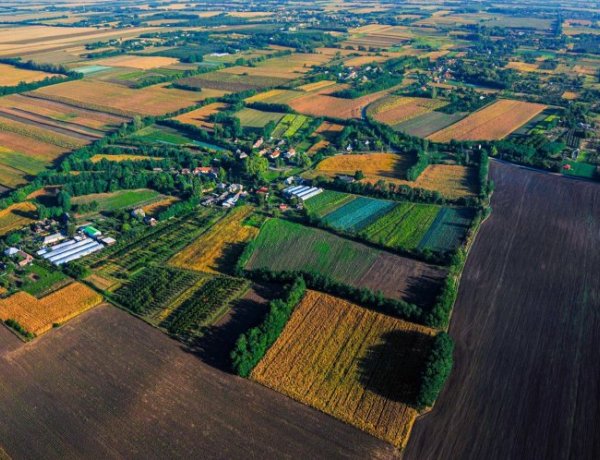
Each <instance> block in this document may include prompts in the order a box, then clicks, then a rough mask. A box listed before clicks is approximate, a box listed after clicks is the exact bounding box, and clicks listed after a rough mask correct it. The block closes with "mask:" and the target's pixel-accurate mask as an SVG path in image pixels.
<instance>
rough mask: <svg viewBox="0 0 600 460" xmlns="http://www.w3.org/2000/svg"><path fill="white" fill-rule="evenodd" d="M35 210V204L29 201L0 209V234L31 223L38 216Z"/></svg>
mask: <svg viewBox="0 0 600 460" xmlns="http://www.w3.org/2000/svg"><path fill="white" fill-rule="evenodd" d="M35 210H36V207H35V205H34V204H33V203H30V202H28V201H25V202H23V203H16V204H13V205H11V206H9V207H8V208H6V209H2V210H1V211H0V236H3V235H6V234H7V233H10V232H12V231H13V230H18V229H20V228H22V227H24V226H26V225H29V224H30V223H31V222H33V221H34V220H35V218H36V215H35Z"/></svg>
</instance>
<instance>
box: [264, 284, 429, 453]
mask: <svg viewBox="0 0 600 460" xmlns="http://www.w3.org/2000/svg"><path fill="white" fill-rule="evenodd" d="M432 335H433V330H431V329H428V328H426V327H423V326H417V325H416V324H412V323H407V322H406V321H402V320H399V319H395V318H392V317H389V316H386V315H382V314H380V313H375V312H373V311H370V310H366V309H364V308H361V307H359V306H358V305H354V304H352V303H350V302H347V301H345V300H342V299H338V298H336V297H333V296H330V295H327V294H322V293H319V292H315V291H307V293H306V295H305V296H304V298H303V299H302V301H301V302H300V304H299V305H298V306H297V307H296V309H295V310H294V313H293V314H292V316H291V318H290V320H289V321H288V323H287V325H286V326H285V329H284V330H283V332H282V334H281V335H280V336H279V338H278V339H277V341H276V342H275V344H274V345H273V346H272V347H271V348H270V349H269V351H268V352H267V354H266V355H265V357H264V358H263V359H262V360H261V362H260V363H259V364H258V365H257V366H256V368H255V369H254V370H253V371H252V379H254V380H256V381H258V382H260V383H262V384H263V385H265V386H268V387H270V388H273V389H275V390H277V391H280V392H282V393H284V394H286V395H288V396H290V397H292V398H294V399H297V400H298V401H301V402H303V403H306V404H309V405H311V406H313V407H316V408H317V409H319V410H322V411H323V412H325V413H327V414H330V415H332V416H334V417H337V418H339V419H341V420H343V421H345V422H348V423H350V424H352V425H355V426H356V427H358V428H360V429H362V430H365V431H367V432H368V433H371V434H373V435H374V436H377V437H379V438H381V439H384V440H386V441H388V442H390V443H392V444H394V445H395V446H396V447H404V446H405V445H406V442H407V441H408V436H409V435H410V431H411V428H412V426H413V423H414V421H415V418H416V417H417V415H418V411H417V410H416V409H415V408H414V407H412V406H411V404H410V402H411V401H413V400H414V398H415V394H416V393H417V391H418V387H419V381H420V372H421V371H422V367H423V362H424V360H425V356H426V354H427V352H428V349H429V346H430V345H429V344H430V340H431V336H432Z"/></svg>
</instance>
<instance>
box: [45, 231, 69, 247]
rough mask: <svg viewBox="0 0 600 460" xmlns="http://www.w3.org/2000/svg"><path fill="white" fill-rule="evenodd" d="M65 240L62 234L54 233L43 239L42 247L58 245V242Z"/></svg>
mask: <svg viewBox="0 0 600 460" xmlns="http://www.w3.org/2000/svg"><path fill="white" fill-rule="evenodd" d="M64 239H65V236H64V235H63V234H62V233H54V234H52V235H48V236H47V237H45V238H44V242H43V244H44V246H47V245H49V244H54V243H58V242H59V241H62V240H64Z"/></svg>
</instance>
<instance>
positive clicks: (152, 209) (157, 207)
mask: <svg viewBox="0 0 600 460" xmlns="http://www.w3.org/2000/svg"><path fill="white" fill-rule="evenodd" d="M178 201H179V198H177V197H176V196H166V197H164V198H163V199H162V200H158V201H155V202H154V203H150V204H148V205H146V206H143V207H142V210H143V211H144V212H145V213H146V215H147V216H154V215H156V214H158V213H160V212H161V211H163V210H165V209H167V208H168V207H169V206H171V205H172V204H173V203H176V202H178Z"/></svg>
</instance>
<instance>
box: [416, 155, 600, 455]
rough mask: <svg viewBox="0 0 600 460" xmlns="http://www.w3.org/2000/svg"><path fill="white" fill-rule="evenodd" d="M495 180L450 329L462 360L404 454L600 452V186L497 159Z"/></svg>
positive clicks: (573, 453)
mask: <svg viewBox="0 0 600 460" xmlns="http://www.w3.org/2000/svg"><path fill="white" fill-rule="evenodd" d="M491 178H492V180H494V182H495V184H496V191H495V192H494V195H493V196H492V203H491V206H492V208H493V210H494V211H493V212H492V214H491V216H490V218H489V219H488V220H487V221H486V222H485V223H484V224H483V225H482V228H481V231H480V233H479V235H478V236H477V239H476V240H475V243H474V244H473V247H472V249H471V251H470V255H469V259H468V260H467V264H466V267H465V270H464V272H463V275H462V282H461V286H460V290H459V295H458V299H457V303H456V306H455V308H454V313H453V317H452V323H451V325H450V334H451V335H452V336H453V337H454V338H455V340H456V342H457V346H456V356H455V360H454V362H455V368H454V370H453V372H452V375H451V376H450V378H449V380H448V382H447V385H446V389H445V391H443V392H442V393H441V394H440V397H439V398H438V400H437V402H436V405H435V407H434V409H433V411H432V412H431V413H430V414H428V416H427V417H424V418H423V419H421V420H418V421H417V422H416V424H415V427H414V429H413V434H412V436H411V439H410V442H409V443H408V446H407V449H406V451H405V458H407V459H410V460H412V459H422V458H430V457H431V456H433V457H439V458H464V457H469V456H470V455H473V453H476V455H477V456H479V457H481V458H491V459H494V460H496V459H498V460H499V459H503V458H509V457H510V458H531V457H543V458H553V459H554V458H561V457H569V456H573V457H581V458H583V457H587V458H595V457H597V456H598V454H600V446H598V444H597V443H596V442H595V439H596V438H595V435H596V431H595V426H596V421H597V420H598V413H597V412H596V410H595V408H596V407H597V406H598V399H599V397H600V395H599V393H598V392H597V391H596V390H597V385H596V384H597V380H596V376H597V375H598V372H599V366H600V362H598V361H597V360H594V359H593V358H592V356H593V355H594V350H596V349H597V348H598V346H599V336H598V334H597V331H598V327H600V324H599V318H598V317H597V316H596V315H595V314H593V312H594V311H595V309H596V306H597V305H598V302H599V301H600V296H599V293H600V278H598V277H597V276H593V275H592V273H594V270H595V268H594V267H597V266H598V264H600V252H599V251H597V250H596V248H597V247H598V243H599V237H598V236H599V235H598V219H597V216H598V213H599V212H600V209H599V208H598V206H599V203H600V188H599V187H598V186H597V184H594V183H592V182H589V181H575V180H572V179H568V178H561V177H560V176H554V175H549V174H544V173H541V172H535V171H531V170H528V169H524V168H520V167H518V166H513V165H509V164H503V163H499V162H494V163H493V164H492V165H491ZM573 203H577V204H578V205H577V206H575V205H574V204H573ZM515 204H516V205H515ZM540 229H545V230H544V231H543V232H540ZM498 261H501V263H498ZM490 286H493V287H494V288H493V289H491V290H490ZM482 305H485V307H483V308H482ZM565 305H568V306H569V308H567V309H565ZM473 324H478V325H479V327H477V328H473ZM498 376H502V378H501V379H498ZM555 378H559V379H560V380H561V382H562V384H561V385H559V386H557V385H556V380H555ZM531 379H534V380H535V381H536V382H537V383H536V384H535V385H533V384H531ZM565 388H572V389H574V388H577V394H578V397H577V398H573V397H572V393H571V392H566V393H565V391H564V390H565ZM540 408H541V409H540ZM519 411H524V412H522V413H524V414H529V413H535V414H537V415H536V417H538V418H537V419H538V420H539V423H533V424H532V423H530V422H529V421H528V420H527V417H514V414H515V413H517V412H519ZM540 411H541V412H540ZM567 413H568V414H573V416H572V417H565V416H564V414H567ZM474 417H476V418H477V420H478V421H479V422H478V423H473V420H474ZM439 433H445V434H444V436H443V437H438V436H437V434H439ZM575 438H576V439H577V440H578V441H577V442H576V443H573V442H572V441H573V439H575Z"/></svg>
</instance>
